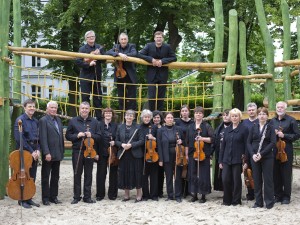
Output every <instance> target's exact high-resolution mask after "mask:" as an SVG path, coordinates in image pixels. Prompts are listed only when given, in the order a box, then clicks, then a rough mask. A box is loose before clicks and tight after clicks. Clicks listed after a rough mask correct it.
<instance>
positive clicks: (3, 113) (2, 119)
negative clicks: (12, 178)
mask: <svg viewBox="0 0 300 225" xmlns="http://www.w3.org/2000/svg"><path fill="white" fill-rule="evenodd" d="M10 3H11V1H10V0H1V1H0V9H1V15H0V58H1V60H0V98H3V99H4V105H2V106H0V146H1V148H0V155H1V157H0V199H3V198H4V196H5V193H6V190H5V186H6V183H7V181H8V152H9V149H8V148H9V146H8V140H9V133H10V132H9V131H10V130H9V129H7V124H8V123H10V115H9V99H8V96H9V66H8V63H6V62H5V61H3V60H2V57H7V55H8V50H7V48H6V45H7V43H8V33H9V14H10ZM6 120H9V122H7V121H6Z"/></svg>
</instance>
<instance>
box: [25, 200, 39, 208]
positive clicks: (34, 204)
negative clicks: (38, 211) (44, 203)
mask: <svg viewBox="0 0 300 225" xmlns="http://www.w3.org/2000/svg"><path fill="white" fill-rule="evenodd" d="M27 204H28V205H33V206H35V207H40V204H38V203H35V202H34V201H32V199H29V200H27Z"/></svg>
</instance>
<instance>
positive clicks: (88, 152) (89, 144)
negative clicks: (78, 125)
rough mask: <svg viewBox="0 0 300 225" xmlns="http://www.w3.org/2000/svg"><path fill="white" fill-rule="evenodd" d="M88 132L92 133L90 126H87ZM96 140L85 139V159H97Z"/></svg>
mask: <svg viewBox="0 0 300 225" xmlns="http://www.w3.org/2000/svg"><path fill="white" fill-rule="evenodd" d="M86 131H87V132H89V131H90V126H89V125H86ZM94 143H95V141H94V139H93V138H91V137H87V138H86V139H84V145H85V150H84V153H83V156H84V157H85V158H92V159H93V158H95V156H96V155H97V152H96V150H95V149H94Z"/></svg>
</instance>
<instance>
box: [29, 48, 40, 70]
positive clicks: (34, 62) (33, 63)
mask: <svg viewBox="0 0 300 225" xmlns="http://www.w3.org/2000/svg"><path fill="white" fill-rule="evenodd" d="M31 47H32V48H39V47H41V46H40V45H32V46H31ZM31 66H32V67H41V58H40V57H36V56H32V60H31Z"/></svg>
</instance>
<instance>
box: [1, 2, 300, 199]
mask: <svg viewBox="0 0 300 225" xmlns="http://www.w3.org/2000/svg"><path fill="white" fill-rule="evenodd" d="M10 3H11V1H9V0H8V1H0V6H1V7H0V8H1V9H2V12H3V13H2V15H1V22H0V32H1V33H0V44H1V52H0V55H1V61H0V71H1V76H0V145H1V146H2V149H1V150H0V152H1V156H2V157H1V159H0V181H1V182H0V199H1V198H3V197H4V194H5V183H6V181H7V180H8V169H9V167H8V154H9V151H10V150H11V148H10V146H14V145H13V144H12V143H13V141H12V142H11V145H10V140H11V139H12V138H11V132H10V131H11V127H12V123H13V121H14V119H15V118H16V117H17V116H18V115H19V114H20V113H21V107H20V104H12V103H14V102H18V103H21V97H22V95H24V93H22V91H21V84H22V83H21V81H22V79H21V70H22V69H24V68H22V67H21V55H30V56H36V57H41V58H47V59H56V60H74V59H75V58H78V57H80V58H92V59H97V60H106V61H110V62H111V61H113V60H118V59H121V58H120V57H112V56H106V55H89V54H82V53H74V52H66V51H59V50H51V49H42V48H21V47H19V46H20V45H21V33H20V32H21V12H20V1H19V0H13V15H14V21H13V24H14V26H13V28H14V40H13V43H14V46H13V47H12V46H10V47H8V46H7V43H8V24H9V12H10V5H11V4H10ZM255 3H256V11H257V15H258V20H259V24H260V28H261V33H262V36H263V40H264V44H265V49H266V64H267V71H266V73H265V74H252V75H249V74H248V70H247V59H246V34H245V33H246V30H245V24H244V23H243V22H239V23H238V19H237V12H236V10H234V9H233V10H230V12H229V42H228V57H227V62H222V58H223V47H224V18H223V8H222V1H221V0H216V1H214V7H215V34H216V35H215V48H214V59H213V62H212V63H201V62H174V63H170V64H167V65H164V66H168V67H169V68H170V69H196V70H198V71H209V72H212V81H211V82H201V83H181V84H180V85H178V84H176V83H172V84H168V87H167V89H168V94H167V98H166V99H165V101H166V110H167V111H175V110H178V108H174V105H173V103H174V100H175V99H176V100H177V101H180V102H181V103H184V104H186V103H187V104H188V103H193V104H194V105H196V104H200V105H203V106H204V107H205V108H208V107H206V106H205V105H204V104H205V101H204V100H205V99H207V98H211V99H212V107H211V108H210V109H211V110H212V112H221V111H222V110H223V109H225V108H232V99H233V98H232V97H233V96H232V93H233V87H232V84H233V81H234V80H243V82H244V102H250V101H251V84H252V83H264V85H265V90H266V92H265V93H264V96H265V98H266V99H267V101H268V107H269V110H271V113H270V114H271V115H270V117H272V116H273V115H274V109H275V104H276V102H275V101H276V95H275V83H278V82H281V83H283V86H284V100H285V101H287V102H288V104H289V105H290V106H292V105H300V99H292V97H291V92H292V91H291V82H292V78H293V77H294V76H296V75H299V76H300V72H299V65H300V17H298V18H297V34H298V35H297V37H298V39H297V46H298V59H295V60H291V59H290V55H291V49H290V46H291V44H290V39H291V34H290V28H289V27H290V19H289V10H288V5H287V3H286V1H285V0H282V4H281V10H282V18H283V28H284V38H283V39H284V41H283V43H284V52H283V61H280V62H274V49H273V40H272V38H271V35H270V32H269V30H268V27H267V23H266V19H265V18H266V16H265V13H264V8H263V3H262V0H255ZM8 51H10V52H11V53H13V55H14V58H13V59H10V58H8ZM238 54H239V56H240V67H241V71H242V73H241V74H238V75H237V74H236V64H237V55H238ZM128 61H130V62H135V63H138V64H142V65H148V63H147V62H146V61H144V60H142V59H138V58H134V57H129V59H128ZM9 65H11V66H12V67H13V71H14V74H13V76H12V78H11V81H10V78H9ZM292 66H293V67H294V70H293V71H292V72H291V69H290V67H292ZM297 66H298V67H297ZM275 67H283V70H282V78H281V79H274V74H275ZM224 72H225V73H224ZM43 76H53V79H61V80H68V81H70V82H72V81H73V82H74V81H75V82H76V83H79V82H78V81H79V78H78V77H70V76H68V75H62V74H54V73H51V74H42V73H41V80H42V79H43ZM55 77H56V78H55ZM27 82H28V81H27ZM10 83H11V84H12V85H10ZM27 85H30V84H29V83H28V84H27ZM39 85H40V86H41V88H47V87H45V86H43V84H42V83H41V84H39ZM147 86H148V85H146V84H138V96H137V102H138V111H139V112H140V111H141V110H142V106H143V104H144V103H145V102H146V101H147V98H146V97H145V95H143V93H144V92H145V90H146V88H147ZM10 87H12V88H13V89H12V90H13V91H12V90H10ZM109 88H114V84H113V83H111V85H109ZM54 89H56V90H57V91H61V92H66V94H69V91H68V90H66V89H62V88H58V87H54ZM175 93H179V94H177V95H176V96H175ZM71 94H74V95H75V96H77V97H78V96H79V95H80V92H79V89H78V90H76V91H75V92H73V93H71ZM27 97H28V98H30V97H35V98H37V99H38V97H37V96H27ZM102 97H103V99H104V101H105V104H106V105H105V106H111V104H113V102H114V101H117V100H118V99H117V98H116V97H115V98H113V97H112V96H102ZM75 99H78V98H75ZM41 100H45V101H47V100H48V99H41ZM58 103H59V106H60V110H61V112H62V114H63V115H62V116H65V118H68V117H67V116H66V115H67V106H74V107H77V106H78V104H77V103H76V104H70V103H69V102H68V98H64V100H62V101H58ZM11 105H15V106H14V107H13V113H12V115H11V113H10V109H11ZM289 109H290V108H289ZM289 114H291V115H292V116H294V117H295V118H296V119H297V120H300V113H299V112H296V111H293V112H289Z"/></svg>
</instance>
